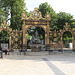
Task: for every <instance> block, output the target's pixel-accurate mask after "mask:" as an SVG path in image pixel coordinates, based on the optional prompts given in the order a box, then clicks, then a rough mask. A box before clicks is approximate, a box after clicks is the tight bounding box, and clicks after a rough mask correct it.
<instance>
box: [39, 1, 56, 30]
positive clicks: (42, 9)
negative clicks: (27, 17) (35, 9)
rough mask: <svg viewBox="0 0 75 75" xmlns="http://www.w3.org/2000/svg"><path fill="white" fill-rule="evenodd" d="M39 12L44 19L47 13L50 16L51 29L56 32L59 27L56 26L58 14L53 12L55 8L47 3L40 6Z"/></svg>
mask: <svg viewBox="0 0 75 75" xmlns="http://www.w3.org/2000/svg"><path fill="white" fill-rule="evenodd" d="M39 11H40V12H41V13H42V16H43V17H45V15H46V13H47V12H48V13H49V14H50V17H51V21H50V29H51V30H55V29H56V28H57V26H56V25H55V24H56V22H57V14H56V13H55V11H54V10H53V8H52V7H51V6H50V5H49V4H48V3H47V2H45V3H41V4H40V5H39Z"/></svg>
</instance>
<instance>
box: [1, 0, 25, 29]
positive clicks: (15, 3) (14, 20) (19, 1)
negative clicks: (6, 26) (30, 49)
mask: <svg viewBox="0 0 75 75" xmlns="http://www.w3.org/2000/svg"><path fill="white" fill-rule="evenodd" d="M25 5H26V4H25V3H24V0H0V7H1V8H2V9H3V11H4V12H5V14H6V17H7V20H9V19H10V21H11V22H10V27H11V28H12V29H18V30H20V29H21V25H22V24H21V22H22V21H21V13H22V12H23V11H25V10H26V7H25ZM9 16H11V18H9Z"/></svg>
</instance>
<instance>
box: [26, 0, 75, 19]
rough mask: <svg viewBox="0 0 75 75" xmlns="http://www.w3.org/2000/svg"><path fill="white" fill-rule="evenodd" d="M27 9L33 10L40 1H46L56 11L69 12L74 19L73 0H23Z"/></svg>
mask: <svg viewBox="0 0 75 75" xmlns="http://www.w3.org/2000/svg"><path fill="white" fill-rule="evenodd" d="M25 2H26V7H27V11H28V12H29V11H33V10H34V8H35V7H37V8H38V7H39V5H40V4H41V3H44V2H48V4H50V5H51V7H52V8H53V9H54V11H55V12H56V13H59V12H60V11H62V12H66V13H70V14H71V15H73V16H74V19H75V0H25Z"/></svg>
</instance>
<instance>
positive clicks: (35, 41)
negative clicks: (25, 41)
mask: <svg viewBox="0 0 75 75" xmlns="http://www.w3.org/2000/svg"><path fill="white" fill-rule="evenodd" d="M31 43H32V44H31V51H32V52H38V51H41V42H40V39H39V38H38V31H37V30H36V32H35V36H34V35H32V40H31Z"/></svg>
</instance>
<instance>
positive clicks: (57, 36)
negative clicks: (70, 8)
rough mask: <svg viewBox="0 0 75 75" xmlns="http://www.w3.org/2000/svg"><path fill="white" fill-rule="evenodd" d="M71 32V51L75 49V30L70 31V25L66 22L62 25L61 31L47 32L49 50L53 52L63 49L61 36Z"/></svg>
mask: <svg viewBox="0 0 75 75" xmlns="http://www.w3.org/2000/svg"><path fill="white" fill-rule="evenodd" d="M67 31H68V32H71V34H72V44H73V49H75V29H74V28H73V29H71V27H70V25H68V23H67V22H66V23H65V25H64V28H63V30H62V29H61V30H59V31H56V30H55V31H50V32H49V36H50V49H51V50H52V49H53V50H54V49H62V48H64V47H65V45H64V44H63V37H62V36H63V34H64V33H65V32H67Z"/></svg>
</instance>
